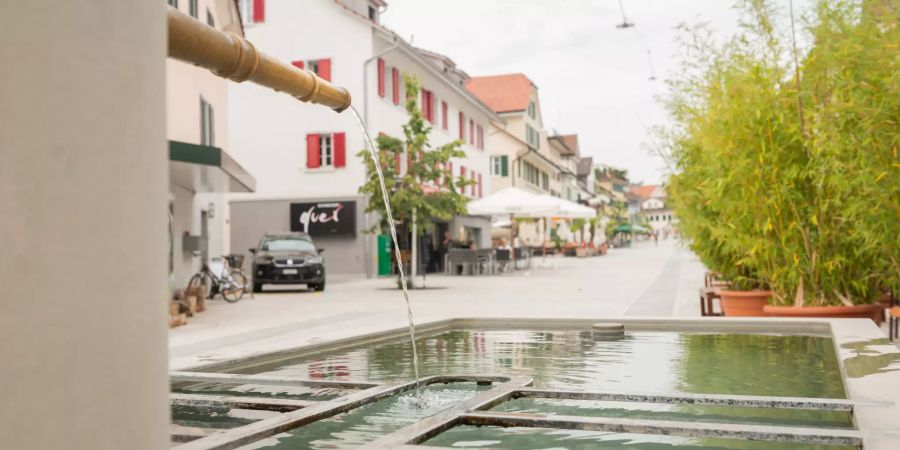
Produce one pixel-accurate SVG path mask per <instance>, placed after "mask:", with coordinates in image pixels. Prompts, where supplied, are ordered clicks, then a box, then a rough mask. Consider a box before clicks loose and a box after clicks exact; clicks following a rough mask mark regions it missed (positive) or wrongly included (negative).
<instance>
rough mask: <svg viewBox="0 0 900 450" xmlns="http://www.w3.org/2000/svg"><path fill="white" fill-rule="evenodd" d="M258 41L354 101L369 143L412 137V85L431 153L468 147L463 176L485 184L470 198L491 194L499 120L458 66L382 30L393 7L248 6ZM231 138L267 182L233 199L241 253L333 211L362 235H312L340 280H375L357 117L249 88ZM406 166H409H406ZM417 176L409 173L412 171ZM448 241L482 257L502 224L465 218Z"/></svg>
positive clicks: (238, 104) (239, 93)
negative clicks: (406, 128) (492, 140)
mask: <svg viewBox="0 0 900 450" xmlns="http://www.w3.org/2000/svg"><path fill="white" fill-rule="evenodd" d="M239 4H240V5H241V8H242V10H244V11H247V12H249V13H250V14H247V15H245V16H244V18H245V22H244V30H245V33H246V37H247V39H248V40H249V41H250V42H252V43H253V44H254V45H255V46H256V47H257V48H258V49H259V50H261V51H263V52H265V53H268V54H270V55H272V56H274V57H275V58H278V59H281V60H285V61H291V62H293V63H294V65H296V66H298V67H302V68H304V69H307V70H311V71H314V72H316V73H317V74H318V75H319V76H321V77H322V78H325V79H328V80H330V81H331V82H333V83H334V84H336V85H338V86H342V87H345V88H346V89H348V90H349V92H350V94H351V96H352V98H353V106H354V107H355V108H356V109H357V110H358V111H359V113H360V115H361V116H362V117H363V120H364V121H365V122H366V123H367V125H368V129H369V132H370V133H371V134H372V135H373V137H374V136H376V135H378V134H379V133H384V134H387V135H391V136H395V137H398V138H402V137H403V129H402V127H403V124H404V123H406V122H407V120H408V117H407V114H406V111H405V110H404V101H403V100H404V97H405V96H404V86H403V76H404V75H405V74H410V75H413V76H415V77H416V78H417V79H418V81H419V82H420V84H421V86H422V92H421V94H420V95H419V99H418V102H419V106H420V108H422V111H423V112H424V113H425V116H426V117H427V118H428V119H429V121H430V122H431V123H432V126H433V129H432V132H431V141H430V142H431V144H432V145H433V146H435V147H436V146H440V145H442V144H445V143H448V142H451V141H453V140H455V139H461V140H463V141H464V143H465V144H464V145H463V147H462V148H463V150H464V151H465V153H466V157H465V158H459V159H454V160H453V161H452V162H451V164H452V170H453V171H454V174H456V175H459V174H463V175H465V176H466V177H468V178H471V179H472V180H474V181H475V183H476V186H475V187H474V188H472V189H469V190H467V192H466V194H467V195H469V196H470V197H473V198H475V197H479V196H481V195H485V194H486V193H489V192H490V182H491V181H490V177H489V176H488V173H489V172H488V168H489V160H490V156H489V152H488V151H487V150H486V147H485V134H486V133H485V131H484V130H486V129H487V127H488V125H489V124H490V123H491V121H493V120H498V119H497V117H496V115H495V114H494V113H493V112H492V111H491V110H490V109H489V108H487V107H486V106H484V105H483V104H482V103H481V102H479V101H478V100H477V99H476V98H475V97H474V96H473V95H472V94H471V93H469V92H468V91H467V90H466V89H465V87H464V82H465V80H466V79H467V76H466V75H465V73H464V72H462V71H460V70H458V69H456V68H455V65H454V64H453V63H452V61H450V60H449V58H446V57H443V56H441V55H438V54H434V53H431V52H427V51H422V50H420V49H417V48H414V47H412V46H411V45H410V44H409V43H408V42H406V41H405V40H403V39H402V38H400V37H399V36H398V35H397V34H396V33H394V32H392V31H391V30H388V29H387V28H385V27H383V26H381V25H380V24H379V23H378V20H379V14H380V11H381V10H382V9H383V8H384V7H385V6H386V4H385V2H384V1H381V0H332V1H324V0H322V1H296V0H267V1H265V2H264V3H263V2H262V1H261V0H240V2H239ZM229 101H230V102H231V115H230V126H229V129H230V135H231V144H232V148H233V149H234V154H235V155H236V157H238V158H239V159H240V160H241V161H242V162H245V164H246V167H247V168H248V170H249V171H250V172H251V173H253V174H254V176H256V178H257V180H258V185H257V189H256V193H254V194H252V195H240V196H233V197H232V201H231V205H230V207H231V209H230V216H231V242H232V244H233V246H234V248H236V249H240V250H243V251H246V250H245V248H247V247H253V246H254V245H255V244H256V241H257V240H258V239H259V237H260V235H261V234H262V233H264V232H266V231H288V230H292V229H293V230H298V227H299V224H298V223H296V220H295V219H296V217H294V218H293V219H292V216H291V213H290V209H291V205H292V204H293V205H295V208H296V207H298V206H297V205H300V207H302V208H304V210H307V209H308V208H318V209H319V210H333V209H334V208H335V207H337V205H341V206H342V207H343V211H345V217H344V219H343V220H345V221H352V222H353V227H351V229H352V233H343V232H342V233H339V234H335V233H331V232H332V231H334V230H328V229H321V230H320V229H315V230H309V231H311V234H312V236H313V238H314V239H315V240H316V243H317V245H318V246H319V247H322V248H324V249H325V259H326V270H328V271H329V272H331V273H334V272H344V273H364V272H365V273H367V274H370V275H371V274H373V272H374V270H375V267H376V266H377V255H378V254H379V253H378V252H377V251H376V250H377V249H376V245H375V242H376V239H374V237H373V236H372V235H370V234H368V233H365V232H364V230H366V229H367V228H369V226H370V224H371V223H374V222H373V218H372V217H369V216H368V215H367V214H365V213H364V210H365V209H366V205H367V203H366V202H367V200H366V199H365V198H364V197H362V196H360V194H359V193H358V189H359V187H360V186H361V185H362V184H363V183H364V180H365V177H366V173H365V165H364V164H363V162H362V160H361V159H360V158H359V157H358V156H357V152H358V151H360V150H362V149H364V148H365V143H364V140H363V134H362V132H361V131H360V130H359V128H358V125H357V122H356V119H355V118H354V117H353V115H352V113H351V112H350V111H346V112H344V113H342V114H337V113H335V112H334V111H331V110H329V109H327V108H323V107H320V106H315V105H308V104H303V103H301V102H298V101H296V100H293V99H291V98H289V97H286V96H279V95H273V94H272V93H271V92H270V91H268V90H266V89H264V88H261V87H258V86H254V85H250V84H242V85H237V86H234V87H232V88H231V89H230V95H229ZM399 163H400V164H401V166H405V158H401V161H400V162H399ZM403 170H405V168H403ZM439 228H440V230H438V231H436V233H435V234H438V235H442V234H443V232H444V231H448V232H450V233H451V234H452V235H454V237H457V238H458V237H459V236H458V234H459V233H460V230H465V231H466V235H467V238H468V239H472V240H474V241H477V243H478V244H479V245H487V244H488V243H489V238H490V236H489V230H490V224H489V223H488V221H487V220H486V219H483V218H469V217H458V218H456V219H454V220H453V221H451V223H448V224H442V225H441V226H440V227H439Z"/></svg>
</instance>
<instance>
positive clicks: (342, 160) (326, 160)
mask: <svg viewBox="0 0 900 450" xmlns="http://www.w3.org/2000/svg"><path fill="white" fill-rule="evenodd" d="M346 158H347V154H346V135H345V134H344V133H321V134H308V135H306V167H307V168H309V169H318V168H322V167H336V168H339V167H344V166H346V161H347V159H346Z"/></svg>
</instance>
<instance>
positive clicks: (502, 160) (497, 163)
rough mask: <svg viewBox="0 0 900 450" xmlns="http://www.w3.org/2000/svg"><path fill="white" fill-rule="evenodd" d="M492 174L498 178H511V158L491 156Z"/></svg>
mask: <svg viewBox="0 0 900 450" xmlns="http://www.w3.org/2000/svg"><path fill="white" fill-rule="evenodd" d="M491 174H492V175H494V176H498V177H506V176H509V157H508V156H507V155H501V156H491Z"/></svg>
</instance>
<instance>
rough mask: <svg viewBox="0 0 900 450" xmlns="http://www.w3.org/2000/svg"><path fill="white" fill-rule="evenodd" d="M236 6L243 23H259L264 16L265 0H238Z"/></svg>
mask: <svg viewBox="0 0 900 450" xmlns="http://www.w3.org/2000/svg"><path fill="white" fill-rule="evenodd" d="M238 8H239V9H240V12H241V20H242V21H243V22H244V25H250V24H253V23H260V22H263V21H264V20H265V18H266V1H265V0H238Z"/></svg>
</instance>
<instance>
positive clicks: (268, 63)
mask: <svg viewBox="0 0 900 450" xmlns="http://www.w3.org/2000/svg"><path fill="white" fill-rule="evenodd" d="M167 15H168V27H169V57H171V58H175V59H178V60H181V61H184V62H188V63H191V64H193V65H195V66H198V67H203V68H205V69H209V70H210V71H211V72H213V73H214V74H216V75H218V76H220V77H223V78H228V79H229V80H232V81H236V82H238V83H241V82H244V81H252V82H254V83H256V84H259V85H262V86H265V87H267V88H270V89H274V90H275V91H278V92H284V93H287V94H289V95H291V96H292V97H294V98H296V99H298V100H300V101H303V102H309V103H318V104H320V105H325V106H328V107H329V108H331V109H333V110H335V111H337V112H341V111H343V110H345V109H347V108H348V107H350V101H351V99H350V93H349V92H347V90H346V89H344V88H342V87H338V86H335V85H333V84H331V83H329V82H328V81H325V80H323V79H322V78H319V77H318V76H316V74H314V73H312V72H310V71H308V70H303V69H299V68H297V67H294V66H292V65H290V64H287V63H285V62H282V61H279V60H277V59H275V58H272V57H271V56H269V55H267V54H265V53H263V52H260V51H258V50H256V47H254V46H253V44H251V43H250V42H249V41H247V40H246V39H244V38H243V37H241V36H238V35H237V34H234V33H226V32H222V31H219V30H216V29H215V28H213V27H210V26H209V25H206V24H205V23H203V22H200V21H199V20H197V19H194V18H193V17H191V16H189V15H187V14H184V13H182V12H180V11H178V10H177V9H175V8H173V7H171V6H169V7H168V14H167Z"/></svg>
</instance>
